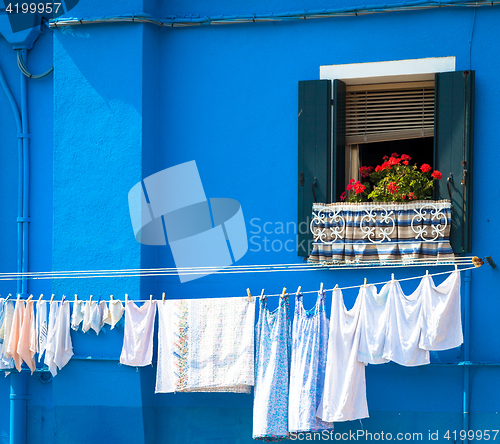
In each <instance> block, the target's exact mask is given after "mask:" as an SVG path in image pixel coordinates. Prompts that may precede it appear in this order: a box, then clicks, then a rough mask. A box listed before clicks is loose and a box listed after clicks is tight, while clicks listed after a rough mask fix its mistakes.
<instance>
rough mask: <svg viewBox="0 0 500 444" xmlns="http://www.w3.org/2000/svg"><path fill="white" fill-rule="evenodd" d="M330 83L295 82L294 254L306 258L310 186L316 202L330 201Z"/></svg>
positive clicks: (322, 81)
mask: <svg viewBox="0 0 500 444" xmlns="http://www.w3.org/2000/svg"><path fill="white" fill-rule="evenodd" d="M331 85H332V83H331V81H330V80H308V81H301V82H299V119H298V120H299V122H298V125H299V140H298V142H299V147H298V155H299V159H298V161H299V162H298V166H299V170H298V220H297V222H298V229H297V240H298V245H297V254H298V255H299V256H309V254H310V247H311V242H312V234H311V233H310V230H309V223H310V221H311V216H312V204H313V202H314V201H315V200H314V198H313V192H312V186H313V183H314V180H315V179H316V183H317V187H316V188H315V189H314V192H315V194H316V201H317V202H330V199H331V179H330V177H331V168H332V160H331V134H332V130H331V116H332V114H331V113H332V111H331V110H332V107H331V97H332V87H331Z"/></svg>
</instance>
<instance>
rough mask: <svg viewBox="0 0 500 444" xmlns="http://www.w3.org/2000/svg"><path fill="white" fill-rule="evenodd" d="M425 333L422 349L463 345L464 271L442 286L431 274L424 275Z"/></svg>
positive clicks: (440, 348)
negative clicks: (462, 286)
mask: <svg viewBox="0 0 500 444" xmlns="http://www.w3.org/2000/svg"><path fill="white" fill-rule="evenodd" d="M423 283H424V285H423V288H422V291H423V293H422V296H421V297H422V314H423V316H422V334H421V335H420V342H419V346H420V348H423V349H425V350H448V349H450V348H455V347H458V346H460V345H461V344H462V342H463V340H464V338H463V334H462V314H461V310H460V273H459V272H454V273H451V274H450V276H448V278H447V279H446V280H445V281H444V282H443V283H442V284H440V285H439V286H437V287H436V286H435V285H434V282H433V280H432V278H431V277H430V276H425V277H424V278H423Z"/></svg>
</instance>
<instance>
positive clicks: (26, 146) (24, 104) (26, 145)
mask: <svg viewBox="0 0 500 444" xmlns="http://www.w3.org/2000/svg"><path fill="white" fill-rule="evenodd" d="M27 53H28V50H27V49H23V50H22V52H21V57H22V58H23V61H24V63H25V64H26V59H27ZM20 76H21V124H22V129H23V142H22V144H23V179H22V181H23V184H22V187H23V193H22V203H23V208H22V211H23V215H22V218H23V223H22V226H23V242H22V245H23V251H22V257H23V259H22V272H23V273H27V272H28V265H29V231H28V228H29V222H28V221H29V199H30V185H29V183H30V182H29V180H30V176H29V174H30V171H29V169H30V158H29V156H30V152H29V151H30V139H29V127H28V94H27V91H26V90H27V78H26V76H25V75H24V74H23V73H21V74H20ZM21 282H22V285H21V289H22V293H23V294H25V295H27V294H28V280H27V278H26V277H23V279H22V281H21Z"/></svg>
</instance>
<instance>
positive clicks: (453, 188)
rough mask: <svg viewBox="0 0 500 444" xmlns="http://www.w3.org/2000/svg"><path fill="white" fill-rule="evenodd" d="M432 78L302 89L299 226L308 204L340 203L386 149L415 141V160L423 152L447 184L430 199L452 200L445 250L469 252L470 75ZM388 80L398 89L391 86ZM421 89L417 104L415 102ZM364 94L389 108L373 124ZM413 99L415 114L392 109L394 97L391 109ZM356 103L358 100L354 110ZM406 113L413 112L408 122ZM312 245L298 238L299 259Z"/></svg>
mask: <svg viewBox="0 0 500 444" xmlns="http://www.w3.org/2000/svg"><path fill="white" fill-rule="evenodd" d="M423 60H427V59H423ZM438 60H439V59H438ZM383 63H385V64H390V63H392V62H383ZM440 63H441V61H440ZM423 64H424V65H425V63H423ZM361 65H364V64H361ZM369 65H371V64H369ZM420 65H422V63H420V62H419V66H420ZM389 69H390V67H389ZM346 77H347V76H346ZM346 77H344V80H345V78H346ZM431 77H432V78H433V80H432V79H431V80H429V74H427V75H424V76H422V75H416V76H410V78H408V77H406V78H405V79H404V80H414V79H417V80H418V81H419V82H421V81H423V82H424V83H421V84H419V85H417V84H415V83H407V82H401V78H400V77H397V78H396V77H394V78H388V77H386V76H385V75H381V76H380V77H378V79H379V82H377V78H374V77H372V78H369V79H368V82H367V83H368V84H369V85H370V86H359V85H360V84H362V83H363V82H366V81H367V79H356V81H355V82H353V83H356V84H357V85H356V86H354V85H347V84H346V82H344V81H342V80H339V79H335V80H329V79H324V80H311V81H301V82H299V118H298V120H299V122H298V123H299V125H298V126H299V150H298V156H299V159H298V163H299V170H298V173H299V178H298V179H299V184H298V222H299V224H301V223H302V226H303V224H304V222H306V223H309V222H310V220H311V212H312V204H313V202H323V203H329V202H335V201H338V200H339V197H340V194H341V193H342V192H343V191H344V190H345V186H346V181H347V180H348V177H349V176H351V177H352V175H353V174H354V173H355V172H357V169H358V167H359V166H360V165H361V164H362V163H363V162H365V161H366V159H367V158H370V156H372V155H376V154H377V152H378V151H380V150H382V151H383V150H387V147H388V146H391V144H393V145H392V146H394V144H397V143H401V142H398V140H399V141H401V140H403V141H405V143H406V142H408V143H411V140H417V141H418V145H416V149H415V153H417V152H418V151H421V150H424V151H427V152H426V153H424V155H425V156H428V155H430V156H432V162H433V167H434V168H436V169H438V170H439V171H441V172H442V173H443V176H444V178H443V179H442V180H441V181H439V182H438V185H437V186H436V189H435V193H434V198H435V199H451V202H452V221H451V234H450V242H451V245H452V247H453V251H454V252H455V253H469V252H470V251H471V216H472V213H471V203H472V199H471V198H472V194H471V185H472V180H471V175H470V172H471V167H472V165H471V162H472V122H473V99H474V71H448V72H440V73H436V74H431ZM388 79H390V80H392V79H395V80H396V81H395V82H391V81H389V82H388V81H387V80H388ZM403 83H406V84H405V85H403ZM431 83H432V84H433V87H432V85H431ZM382 84H383V85H382ZM418 88H420V90H421V96H420V98H416V96H415V94H416V93H415V91H416V89H418ZM360 91H361V93H359V92H360ZM363 91H364V95H365V98H367V97H368V96H369V95H372V96H373V97H375V95H376V94H378V97H381V92H383V94H384V95H385V96H384V98H383V100H382V102H383V104H384V106H385V105H387V108H386V109H385V110H384V108H383V107H379V106H378V107H377V108H378V109H377V112H378V114H377V115H376V116H375V114H373V115H372V117H374V118H373V119H372V120H369V119H368V117H369V116H367V118H366V119H365V120H363V119H362V118H361V117H360V115H361V113H362V109H363V106H364V104H366V103H367V102H366V100H365V101H364V102H363V99H360V96H362V95H363ZM373 91H378V92H376V93H373ZM411 95H413V99H410V100H413V101H415V102H417V103H418V105H417V108H418V107H420V109H419V112H415V110H416V108H414V109H413V110H411V109H410V110H403V109H401V110H397V108H398V107H397V106H396V107H394V106H391V99H390V97H391V96H392V97H394V103H395V102H396V101H398V100H403V101H404V100H406V99H407V98H408V97H409V96H411ZM353 96H354V97H356V96H357V97H358V98H357V99H355V100H357V102H356V103H355V104H353ZM405 97H406V99H405ZM431 104H432V107H431V106H430V105H431ZM401 108H407V107H401ZM410 108H411V107H410ZM432 108H433V109H432ZM406 111H410V112H409V114H408V113H406ZM417 114H419V116H417ZM353 116H354V118H353ZM356 116H357V117H356ZM417 117H419V118H420V125H419V124H418V122H417V120H418V118H417ZM405 122H406V123H408V122H409V123H410V124H409V125H406V124H405ZM365 123H366V125H365ZM381 144H382V147H381ZM390 149H391V148H389V150H390ZM394 151H397V152H399V151H398V150H397V149H395V150H394ZM390 152H392V151H390ZM415 153H414V154H415ZM429 153H430V154H429ZM407 154H410V155H412V154H411V153H407ZM412 157H413V156H412ZM363 159H364V160H363ZM366 163H368V162H365V164H366ZM299 226H301V225H299ZM311 241H312V236H311V234H310V233H300V234H299V238H298V245H299V248H298V254H299V255H300V256H308V254H309V252H310V245H311ZM306 245H307V246H308V247H305V246H306Z"/></svg>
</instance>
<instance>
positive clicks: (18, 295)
mask: <svg viewBox="0 0 500 444" xmlns="http://www.w3.org/2000/svg"><path fill="white" fill-rule="evenodd" d="M19 299H21V295H20V294H19V293H17V302H19Z"/></svg>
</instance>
